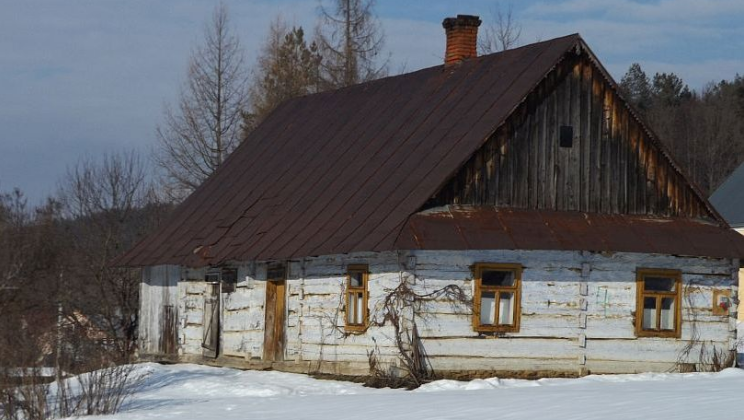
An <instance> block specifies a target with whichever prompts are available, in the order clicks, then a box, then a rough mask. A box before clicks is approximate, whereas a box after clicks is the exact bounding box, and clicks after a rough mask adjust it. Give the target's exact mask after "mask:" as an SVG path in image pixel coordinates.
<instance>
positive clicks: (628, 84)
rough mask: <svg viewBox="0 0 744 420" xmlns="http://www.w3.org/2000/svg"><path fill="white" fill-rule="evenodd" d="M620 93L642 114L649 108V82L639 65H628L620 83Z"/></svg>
mask: <svg viewBox="0 0 744 420" xmlns="http://www.w3.org/2000/svg"><path fill="white" fill-rule="evenodd" d="M620 91H621V92H622V94H623V96H624V97H625V100H626V101H628V102H629V103H630V104H632V105H633V106H634V107H635V108H636V109H637V110H638V111H639V112H641V113H642V114H645V113H646V112H647V111H648V110H649V109H650V108H651V82H650V81H649V80H648V76H646V73H645V72H644V71H643V69H641V65H640V64H638V63H633V64H631V65H630V68H629V69H628V72H627V73H625V75H624V76H623V78H622V79H621V81H620Z"/></svg>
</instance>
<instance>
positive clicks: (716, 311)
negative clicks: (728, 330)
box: [711, 289, 731, 316]
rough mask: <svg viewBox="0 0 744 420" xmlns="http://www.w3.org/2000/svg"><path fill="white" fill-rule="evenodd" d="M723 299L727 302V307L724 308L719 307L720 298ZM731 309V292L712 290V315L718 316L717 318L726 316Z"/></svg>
mask: <svg viewBox="0 0 744 420" xmlns="http://www.w3.org/2000/svg"><path fill="white" fill-rule="evenodd" d="M721 297H725V298H726V301H727V302H728V305H727V306H726V308H723V307H721V305H720V302H719V301H720V300H721V299H720V298H721ZM730 309H731V290H728V289H714V290H713V308H712V311H711V312H712V313H713V315H719V316H727V315H728V314H729V310H730Z"/></svg>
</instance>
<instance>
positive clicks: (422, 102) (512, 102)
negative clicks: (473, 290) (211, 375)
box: [117, 34, 704, 266]
mask: <svg viewBox="0 0 744 420" xmlns="http://www.w3.org/2000/svg"><path fill="white" fill-rule="evenodd" d="M577 46H580V47H582V48H586V46H585V44H584V42H583V41H582V40H581V38H580V36H579V35H578V34H574V35H569V36H565V37H562V38H556V39H553V40H549V41H545V42H540V43H536V44H531V45H527V46H524V47H521V48H516V49H513V50H507V51H504V52H501V53H497V54H491V55H487V56H482V57H477V58H473V59H469V60H466V61H464V62H462V63H460V64H458V65H453V66H449V67H447V68H445V67H444V66H443V65H440V66H436V67H431V68H427V69H423V70H419V71H416V72H412V73H408V74H404V75H400V76H394V77H388V78H385V79H380V80H376V81H372V82H369V83H364V84H361V85H356V86H352V87H349V88H344V89H340V90H336V91H330V92H323V93H319V94H314V95H309V96H304V97H300V98H296V99H292V100H289V101H287V102H285V103H283V104H282V105H281V106H279V107H278V108H277V109H276V110H275V111H274V112H273V113H272V114H271V115H269V117H268V118H267V119H266V120H265V121H264V122H263V123H262V124H261V125H260V126H259V127H257V128H256V129H255V130H254V131H253V132H252V133H251V134H250V135H249V137H248V138H247V139H246V140H245V141H244V142H243V143H242V144H241V145H240V146H239V147H238V148H237V149H236V150H235V152H233V153H232V154H231V155H230V156H229V157H228V159H227V160H226V161H225V163H224V164H223V165H222V166H221V167H220V168H218V170H217V171H216V172H215V173H214V174H213V175H212V176H211V177H210V178H208V179H207V180H206V181H205V182H204V183H203V184H202V185H201V186H200V187H199V188H197V190H196V191H195V192H194V193H193V194H191V195H190V196H189V197H188V198H187V199H186V200H185V201H184V202H183V203H182V204H181V205H180V206H179V207H178V208H177V209H176V211H175V212H174V214H173V215H172V217H171V218H170V219H169V220H168V221H167V222H166V223H165V224H164V225H163V226H162V227H161V228H160V229H158V230H157V231H155V232H154V233H153V234H152V235H150V236H149V237H147V238H146V239H145V240H143V241H141V242H140V243H139V244H138V245H136V246H135V247H134V248H133V249H131V250H130V251H128V252H127V253H126V254H125V255H123V256H122V257H120V258H119V259H118V261H117V264H119V265H124V266H147V265H157V264H181V265H186V266H205V265H216V264H221V263H225V262H228V261H250V260H283V259H289V258H298V257H304V256H314V255H328V254H337V253H348V252H355V251H382V250H392V249H401V248H400V247H401V246H403V245H404V244H405V245H411V246H413V245H416V244H417V242H416V241H415V240H413V239H410V238H409V236H410V235H411V232H415V230H416V229H424V228H422V227H421V226H430V224H431V223H435V224H436V225H437V226H440V227H441V229H443V231H441V232H440V236H441V237H439V238H437V239H433V238H429V237H428V236H427V238H428V239H427V240H426V241H424V242H421V243H419V244H418V245H417V246H419V247H421V246H426V244H428V243H431V244H434V243H436V244H437V246H440V245H441V246H444V245H445V244H446V243H451V244H452V245H451V246H453V247H458V246H459V247H460V248H453V249H467V248H462V246H463V244H469V243H486V242H487V243H489V244H491V246H492V247H496V248H507V247H511V246H516V247H518V248H521V247H527V249H533V248H532V247H534V246H536V244H537V243H538V242H539V241H538V239H540V238H543V244H542V245H541V246H542V248H544V249H562V248H560V247H561V246H568V245H567V244H568V243H570V244H572V245H576V244H579V243H581V244H583V246H584V247H587V248H582V249H594V248H597V249H599V248H601V246H600V244H601V242H598V241H601V240H606V238H605V236H604V235H601V234H599V235H598V234H596V233H594V232H592V231H591V230H592V229H593V228H594V227H595V225H594V224H596V226H597V227H599V228H601V229H611V228H612V226H615V225H617V224H618V223H620V222H619V221H623V220H625V219H623V218H622V217H616V216H605V215H592V216H591V220H592V224H590V225H587V222H586V221H585V220H582V218H581V217H585V216H581V217H579V216H577V215H575V214H571V215H567V214H564V217H563V218H562V219H561V220H552V222H551V223H550V224H549V225H546V226H545V227H541V226H535V223H534V220H533V219H531V218H530V214H529V213H511V216H509V215H507V213H504V212H495V213H494V217H496V218H495V219H492V220H488V221H486V220H483V221H482V223H481V225H480V226H479V228H482V229H485V230H479V229H476V227H475V226H473V225H470V224H464V223H459V219H457V221H458V223H449V224H442V223H439V222H434V221H433V219H431V217H433V216H431V217H429V218H427V217H426V216H424V215H415V216H413V217H411V215H414V214H415V213H416V212H417V211H418V210H420V209H421V207H422V206H423V205H424V203H425V202H426V200H427V199H428V198H429V197H431V196H432V195H433V194H434V193H436V191H437V190H438V189H439V188H440V186H441V185H442V184H443V183H444V182H445V181H446V180H447V179H448V178H449V177H451V176H452V175H453V174H454V173H455V172H456V171H457V169H458V168H459V167H460V166H462V164H463V163H464V162H466V161H467V159H468V158H469V157H470V156H471V155H472V154H473V153H474V152H475V151H477V150H478V148H479V147H480V146H481V145H482V144H483V143H484V142H485V141H486V140H487V139H488V138H489V137H490V136H491V135H492V134H493V133H494V132H495V130H496V129H497V128H498V127H499V126H500V125H501V124H502V123H503V122H504V121H505V120H506V118H507V117H509V115H510V114H511V113H512V112H513V110H514V109H515V108H516V107H517V106H518V105H519V104H520V103H521V102H522V101H523V100H524V99H525V98H526V96H527V95H528V94H529V93H530V92H531V91H532V90H533V89H534V88H535V87H536V86H537V85H538V84H539V83H540V81H541V80H543V78H544V77H545V76H546V75H547V74H549V73H550V72H551V71H552V70H553V68H555V66H556V65H557V64H558V63H559V62H560V61H561V60H562V59H563V57H564V56H565V54H567V53H571V52H572V51H574V49H575V48H576V47H577ZM608 77H609V76H608ZM703 200H704V199H703ZM409 217H410V220H409ZM453 217H455V216H453ZM457 217H459V216H457ZM504 217H506V218H507V219H508V223H505V221H504V220H502V218H504ZM613 223H614V224H615V225H613ZM412 224H413V225H412ZM412 226H415V227H413V228H412ZM411 229H414V230H413V231H412V230H411ZM426 229H428V228H426ZM426 229H424V230H423V233H422V235H426V232H432V231H429V230H426ZM546 229H547V231H550V232H552V234H551V235H547V236H546V235H544V233H545V231H546ZM491 231H493V232H496V233H497V234H495V235H489V232H491ZM568 232H573V236H571V237H569V236H568ZM619 235H620V236H622V237H617V238H616V239H613V240H614V241H615V242H617V243H622V244H623V248H633V246H631V243H632V242H633V238H632V237H625V236H623V235H625V232H619ZM414 237H415V236H414ZM474 238H483V239H482V240H481V241H479V240H477V239H474ZM403 248H406V247H403ZM414 248H415V247H414ZM542 248H541V249H542ZM634 249H635V250H637V251H639V252H645V250H651V249H652V247H647V246H645V245H644V246H642V247H640V246H639V247H635V248H634Z"/></svg>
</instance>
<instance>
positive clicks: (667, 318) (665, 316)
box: [661, 297, 675, 330]
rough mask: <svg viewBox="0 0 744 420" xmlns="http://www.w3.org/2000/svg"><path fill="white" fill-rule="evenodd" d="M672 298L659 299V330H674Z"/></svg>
mask: <svg viewBox="0 0 744 420" xmlns="http://www.w3.org/2000/svg"><path fill="white" fill-rule="evenodd" d="M674 315H675V314H674V298H671V297H667V298H662V299H661V329H662V330H674Z"/></svg>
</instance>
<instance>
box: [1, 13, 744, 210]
mask: <svg viewBox="0 0 744 420" xmlns="http://www.w3.org/2000/svg"><path fill="white" fill-rule="evenodd" d="M225 3H226V4H227V5H228V8H229V9H230V12H231V18H232V21H233V24H234V26H235V29H236V32H237V33H238V35H239V36H240V38H241V41H242V44H243V46H244V48H245V50H246V55H247V58H248V61H249V62H250V63H251V64H253V63H254V62H255V58H256V53H257V51H258V50H259V48H260V45H261V42H262V39H263V38H264V36H265V33H266V30H267V28H268V24H269V22H270V21H271V19H273V18H274V17H275V16H276V15H278V14H282V15H283V17H284V18H285V19H287V20H289V21H290V22H295V23H296V24H299V25H303V26H305V27H312V26H313V23H314V21H315V16H316V10H317V5H318V2H317V0H308V1H298V0H281V1H269V0H251V1H246V0H243V1H237V0H234V1H230V0H228V1H225ZM509 4H511V5H512V7H513V13H514V16H515V18H516V19H517V20H518V21H519V22H520V23H521V25H522V28H523V29H522V36H521V38H520V44H527V43H531V42H534V41H537V40H546V39H550V38H553V37H556V36H562V35H566V34H570V33H574V32H579V33H581V35H582V36H583V37H584V39H585V40H586V41H587V42H588V44H589V45H590V46H591V47H592V50H593V51H594V52H595V53H596V54H597V55H598V56H599V58H600V60H601V61H602V62H603V63H604V64H605V66H606V67H607V68H608V69H609V71H610V72H611V73H612V74H613V76H614V77H615V78H616V79H618V80H619V79H620V77H621V76H622V74H623V73H624V72H625V70H627V68H628V66H629V65H630V64H631V63H633V62H639V63H641V65H642V66H643V68H644V70H646V72H647V73H649V74H650V75H652V74H653V73H654V72H657V71H665V72H670V71H672V72H675V73H677V74H678V75H679V76H681V77H682V78H683V79H684V80H685V81H686V82H687V83H688V84H689V85H690V87H692V88H695V89H700V88H701V87H702V86H703V85H704V84H705V83H706V82H708V81H711V80H716V81H717V80H721V79H731V78H733V77H734V76H735V75H736V74H737V73H739V74H744V25H742V23H741V22H744V0H705V1H703V0H661V1H637V0H636V1H634V0H557V1H545V0H543V1H512V2H499V1H495V0H488V1H487V0H465V1H445V0H427V1H401V0H397V1H395V0H378V4H377V12H378V14H379V17H380V19H381V22H382V26H383V28H384V31H385V35H386V44H385V48H386V50H387V52H389V53H390V54H391V69H392V71H393V72H398V71H401V70H405V71H412V70H416V69H419V68H423V67H428V66H432V65H437V64H439V63H440V62H441V61H442V56H443V52H444V33H443V30H442V27H441V21H442V19H443V18H444V17H447V16H453V15H455V14H458V13H460V14H476V15H480V16H481V18H482V19H483V20H484V25H485V24H488V22H489V21H490V20H491V12H492V10H494V8H495V7H496V6H497V5H500V7H501V8H502V10H505V9H506V8H507V7H508V5H509ZM214 5H215V1H211V0H210V1H208V0H157V1H155V0H129V1H114V0H84V1H83V0H66V1H59V0H44V1H41V0H23V1H19V0H0V190H4V191H7V190H9V189H11V188H13V187H20V188H21V189H23V190H24V191H25V192H26V193H27V194H28V195H29V197H30V198H31V200H32V201H33V202H37V201H38V200H40V199H42V197H44V196H45V195H47V194H52V193H54V191H55V189H56V186H57V182H58V179H59V178H60V177H61V176H62V175H63V174H64V173H65V170H66V168H67V167H68V166H69V165H72V164H74V163H75V162H76V161H77V160H78V159H79V158H80V157H81V156H85V155H88V156H93V157H95V156H98V155H101V154H102V153H104V152H115V151H122V150H129V149H136V150H139V151H141V152H143V153H145V154H148V153H149V152H150V151H151V149H152V147H153V145H154V143H155V127H156V125H157V124H158V123H159V122H160V121H162V109H163V105H164V104H165V103H167V102H174V101H175V99H176V97H177V94H178V90H179V86H180V83H182V81H183V77H184V75H185V70H186V62H187V60H188V56H189V51H190V48H191V46H192V45H194V44H195V43H197V42H198V41H199V40H200V35H201V33H202V29H203V26H204V22H205V20H206V19H207V18H208V16H209V15H210V13H211V10H212V9H213V7H214Z"/></svg>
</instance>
